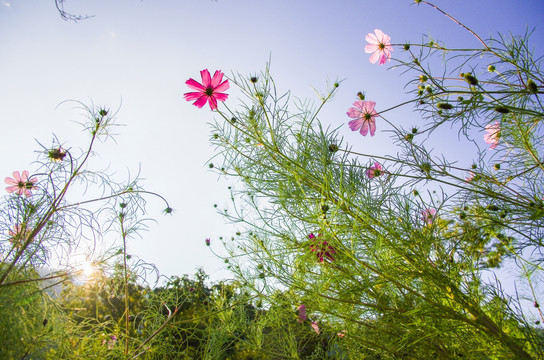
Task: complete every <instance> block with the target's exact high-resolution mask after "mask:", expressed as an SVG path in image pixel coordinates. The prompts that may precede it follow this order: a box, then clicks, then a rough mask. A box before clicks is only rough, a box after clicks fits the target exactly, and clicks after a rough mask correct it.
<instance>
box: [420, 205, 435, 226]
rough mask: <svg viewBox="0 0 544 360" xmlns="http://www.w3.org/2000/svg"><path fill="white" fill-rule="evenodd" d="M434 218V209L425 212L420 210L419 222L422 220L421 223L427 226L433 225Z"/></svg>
mask: <svg viewBox="0 0 544 360" xmlns="http://www.w3.org/2000/svg"><path fill="white" fill-rule="evenodd" d="M435 216H436V209H433V208H427V209H425V210H421V220H423V222H424V223H426V224H427V225H431V224H432V223H433V221H434V218H435Z"/></svg>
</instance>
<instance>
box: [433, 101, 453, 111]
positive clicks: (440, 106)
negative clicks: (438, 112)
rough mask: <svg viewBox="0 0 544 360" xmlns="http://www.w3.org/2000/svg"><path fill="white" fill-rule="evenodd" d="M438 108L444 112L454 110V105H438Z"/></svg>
mask: <svg viewBox="0 0 544 360" xmlns="http://www.w3.org/2000/svg"><path fill="white" fill-rule="evenodd" d="M436 107H437V108H439V109H442V110H450V109H452V108H453V105H452V104H449V103H438V104H436Z"/></svg>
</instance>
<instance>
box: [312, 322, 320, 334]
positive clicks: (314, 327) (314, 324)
mask: <svg viewBox="0 0 544 360" xmlns="http://www.w3.org/2000/svg"><path fill="white" fill-rule="evenodd" d="M312 329H314V331H315V332H316V333H317V334H318V335H319V326H318V325H317V323H316V322H315V321H312Z"/></svg>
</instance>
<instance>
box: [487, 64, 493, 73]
mask: <svg viewBox="0 0 544 360" xmlns="http://www.w3.org/2000/svg"><path fill="white" fill-rule="evenodd" d="M487 71H489V72H490V73H492V72H495V66H494V65H489V66H488V67H487Z"/></svg>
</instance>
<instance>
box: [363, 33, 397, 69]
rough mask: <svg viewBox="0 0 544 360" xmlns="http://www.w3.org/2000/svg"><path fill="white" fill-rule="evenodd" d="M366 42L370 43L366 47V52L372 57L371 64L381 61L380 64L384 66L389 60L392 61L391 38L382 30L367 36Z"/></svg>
mask: <svg viewBox="0 0 544 360" xmlns="http://www.w3.org/2000/svg"><path fill="white" fill-rule="evenodd" d="M365 39H366V41H368V42H369V44H367V45H366V46H365V52H366V53H367V54H370V53H372V55H370V62H371V63H373V64H375V63H376V61H378V60H379V62H378V64H380V65H383V64H385V62H386V61H387V60H389V61H391V51H393V48H392V47H391V38H390V37H389V36H388V35H386V34H384V33H383V32H382V31H381V30H379V29H376V30H374V34H373V33H368V34H367V35H366V38H365Z"/></svg>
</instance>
